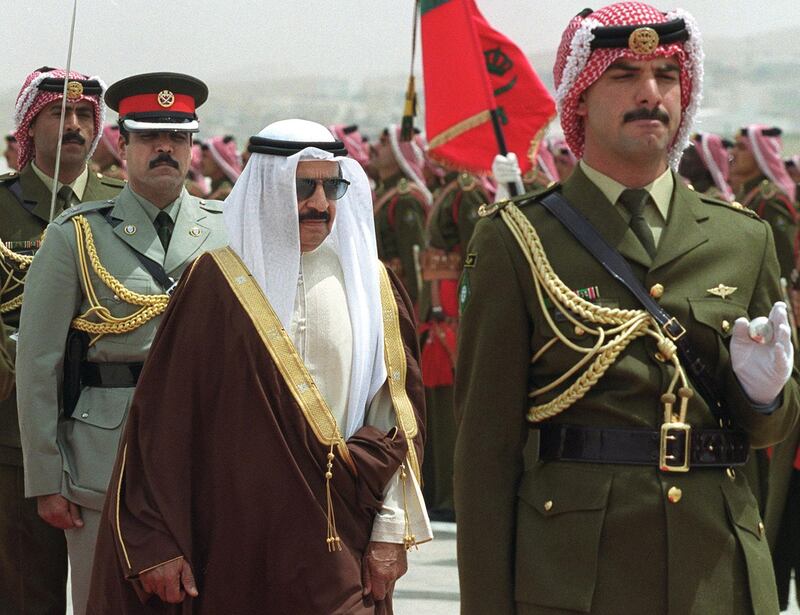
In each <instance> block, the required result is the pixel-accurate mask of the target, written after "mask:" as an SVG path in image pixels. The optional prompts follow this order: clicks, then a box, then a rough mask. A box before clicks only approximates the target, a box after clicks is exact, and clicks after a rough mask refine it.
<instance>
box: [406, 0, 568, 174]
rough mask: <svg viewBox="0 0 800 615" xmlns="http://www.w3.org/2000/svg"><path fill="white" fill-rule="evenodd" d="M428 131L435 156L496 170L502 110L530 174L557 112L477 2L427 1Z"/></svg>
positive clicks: (513, 148) (423, 10)
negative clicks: (496, 121)
mask: <svg viewBox="0 0 800 615" xmlns="http://www.w3.org/2000/svg"><path fill="white" fill-rule="evenodd" d="M420 14H421V22H422V67H423V73H424V78H425V129H426V133H427V137H428V141H429V143H430V150H429V151H430V153H431V155H432V156H433V157H434V158H436V159H439V160H441V161H442V162H443V163H445V164H447V165H450V166H452V167H455V168H457V169H465V170H468V171H473V172H478V173H481V172H486V171H489V170H491V167H492V160H493V159H494V157H495V155H496V154H497V153H498V148H497V140H496V138H495V134H494V129H493V128H492V120H491V115H490V111H491V110H493V109H497V113H498V117H499V118H500V122H501V125H502V130H503V134H504V135H505V141H506V145H507V147H508V151H510V152H514V153H515V154H516V155H517V158H518V159H519V164H520V168H521V169H522V172H523V173H525V171H527V170H529V169H530V168H531V162H530V157H529V154H530V153H531V152H530V150H531V149H532V148H535V147H538V144H539V141H540V140H541V135H540V131H542V130H543V129H544V128H545V127H546V126H547V124H548V122H549V121H550V120H551V119H552V118H553V117H554V116H555V112H556V106H555V102H553V98H552V96H550V93H549V92H548V91H547V88H545V87H544V85H542V82H541V81H540V80H539V77H538V76H537V75H536V73H535V72H534V71H533V68H532V67H531V65H530V62H528V59H527V58H526V57H525V55H524V54H523V53H522V52H521V51H520V50H519V48H518V47H517V46H516V45H514V43H512V42H511V41H510V40H509V39H508V38H506V37H505V36H503V35H502V34H500V33H499V32H497V31H496V30H494V29H493V28H492V27H491V26H490V25H489V23H488V22H487V21H486V19H484V17H483V15H481V13H480V11H479V10H478V7H477V6H476V5H475V1H474V0H422V4H421V6H420Z"/></svg>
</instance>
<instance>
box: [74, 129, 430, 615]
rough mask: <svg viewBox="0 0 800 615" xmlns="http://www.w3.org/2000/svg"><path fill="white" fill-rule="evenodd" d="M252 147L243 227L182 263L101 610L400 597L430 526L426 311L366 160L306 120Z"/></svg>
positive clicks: (131, 456) (341, 607)
mask: <svg viewBox="0 0 800 615" xmlns="http://www.w3.org/2000/svg"><path fill="white" fill-rule="evenodd" d="M249 149H250V151H251V152H252V153H253V156H252V157H251V159H250V161H249V162H248V166H247V168H246V169H245V171H244V173H243V175H242V177H241V178H240V179H239V181H238V183H237V184H236V186H235V187H234V190H233V192H232V193H231V195H230V197H229V198H228V200H227V201H226V206H225V212H224V215H225V224H226V227H227V228H228V231H229V237H230V238H231V245H230V247H229V248H225V249H222V250H217V251H214V252H211V253H207V254H205V255H203V256H202V257H200V258H199V259H198V260H197V262H196V263H195V265H194V266H193V267H192V269H191V271H190V272H189V273H187V274H186V275H184V276H183V278H182V280H181V283H180V285H179V286H178V288H177V290H176V292H175V294H174V295H173V297H172V300H171V302H170V305H169V307H168V309H167V312H166V313H165V316H164V321H163V325H162V326H161V328H160V329H159V332H158V334H157V336H156V339H155V341H154V343H153V347H152V349H151V353H150V355H149V358H148V361H147V363H146V365H145V367H144V370H143V372H142V374H141V377H140V380H139V385H138V387H137V391H136V395H135V397H134V400H133V405H132V408H131V411H130V415H129V419H128V425H127V430H126V433H125V436H124V438H123V441H122V444H121V448H120V452H119V456H118V458H117V463H116V467H115V470H114V475H113V477H112V481H111V486H110V488H109V495H108V498H107V500H106V505H105V510H104V514H105V516H106V523H105V524H104V525H103V526H102V527H101V530H100V535H99V538H98V543H97V550H96V554H95V566H94V571H93V577H92V589H91V595H90V600H89V609H88V613H92V614H100V613H103V614H106V613H114V614H115V615H116V614H120V613H124V614H133V613H182V614H188V613H232V614H239V613H242V614H243V613H297V614H300V613H326V614H327V613H331V614H333V613H354V614H355V613H358V614H361V613H391V593H392V589H393V586H394V581H395V580H396V579H397V578H398V577H399V576H401V575H402V574H403V573H404V572H405V569H406V559H405V549H406V548H408V547H410V546H412V545H414V544H415V543H419V542H424V541H427V540H429V539H430V538H431V537H432V535H431V531H430V524H429V522H428V519H427V517H426V514H425V505H424V502H423V500H422V496H421V493H420V490H419V482H418V479H419V467H420V463H421V452H422V447H423V430H422V426H423V425H424V393H423V388H422V382H421V378H420V372H419V366H418V348H417V342H416V327H415V323H414V317H413V309H412V306H411V303H410V301H409V299H408V296H407V295H406V293H405V292H404V291H403V290H402V287H401V286H400V285H399V283H398V282H397V280H396V278H395V277H394V276H393V275H392V274H391V273H390V272H388V271H386V270H385V269H384V268H383V267H382V265H381V264H380V262H379V261H378V258H377V251H376V248H375V237H374V227H373V224H372V215H371V206H370V193H369V185H368V183H367V179H366V176H365V175H364V173H363V171H362V170H361V168H360V167H359V166H358V164H357V163H356V162H355V161H353V160H350V159H347V158H342V156H343V155H344V148H343V145H342V144H341V143H340V142H337V141H335V140H334V138H333V137H332V136H331V135H330V133H329V132H328V131H327V129H325V128H324V127H323V126H320V125H318V124H315V123H312V122H306V121H304V120H286V121H282V122H276V123H274V124H271V125H270V126H268V127H267V128H265V129H264V130H263V131H262V132H261V133H259V135H258V136H256V137H252V138H251V140H250V148H249ZM334 221H335V224H334Z"/></svg>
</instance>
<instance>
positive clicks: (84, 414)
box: [81, 412, 89, 419]
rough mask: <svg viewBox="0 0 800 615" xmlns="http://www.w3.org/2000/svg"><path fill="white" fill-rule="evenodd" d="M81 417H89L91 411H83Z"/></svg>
mask: <svg viewBox="0 0 800 615" xmlns="http://www.w3.org/2000/svg"><path fill="white" fill-rule="evenodd" d="M81 418H82V419H85V418H89V413H88V412H84V413H82V414H81Z"/></svg>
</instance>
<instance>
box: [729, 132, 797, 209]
mask: <svg viewBox="0 0 800 615" xmlns="http://www.w3.org/2000/svg"><path fill="white" fill-rule="evenodd" d="M771 128H772V127H771V126H764V125H762V124H750V125H749V126H747V127H746V128H745V129H744V130H743V131H742V132H743V134H742V136H743V137H744V142H745V143H746V144H747V146H748V147H749V148H750V151H751V152H752V153H753V157H754V158H755V159H756V163H757V164H758V168H759V169H761V172H762V173H763V174H764V175H766V176H767V177H768V178H769V180H770V181H771V182H772V183H774V184H775V185H776V186H778V188H780V190H782V191H783V192H784V193H786V195H787V196H788V197H789V198H790V199H791V201H792V203H794V202H795V201H796V200H797V184H795V183H794V181H793V180H792V178H791V177H790V176H789V172H788V171H787V170H786V165H785V164H784V162H783V156H782V155H781V151H782V150H783V142H782V141H781V137H780V131H774V130H771ZM765 131H768V132H776V133H777V134H774V135H767V134H764V132H765ZM744 133H746V134H744Z"/></svg>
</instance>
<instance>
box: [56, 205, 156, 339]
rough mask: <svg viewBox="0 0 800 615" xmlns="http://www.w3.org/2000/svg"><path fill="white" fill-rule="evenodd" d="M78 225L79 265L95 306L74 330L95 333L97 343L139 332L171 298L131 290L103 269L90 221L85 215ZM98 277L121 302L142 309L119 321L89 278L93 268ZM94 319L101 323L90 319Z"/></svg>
mask: <svg viewBox="0 0 800 615" xmlns="http://www.w3.org/2000/svg"><path fill="white" fill-rule="evenodd" d="M71 220H72V223H73V224H74V225H75V239H76V240H77V247H78V266H79V268H80V275H81V278H82V279H83V285H84V288H85V291H86V299H87V301H88V302H89V305H90V306H91V307H90V308H89V309H88V310H86V312H84V313H83V314H81V315H80V316H78V317H77V318H75V319H74V320H73V321H72V327H73V328H74V329H78V330H79V331H85V332H86V333H89V334H91V335H92V336H93V337H92V340H91V343H92V344H93V343H94V342H96V341H97V340H98V339H99V338H100V337H102V336H103V335H121V334H123V333H129V332H131V331H133V330H135V329H138V328H139V327H141V326H142V325H143V324H145V323H146V322H148V321H150V320H152V319H153V318H155V317H156V316H158V315H160V314H161V313H163V312H164V310H166V309H167V303H168V302H169V295H143V294H140V293H137V292H134V291H132V290H130V289H129V288H126V287H125V286H123V285H122V283H121V282H120V281H119V280H117V279H116V278H115V277H114V276H112V275H111V274H110V273H109V272H108V270H107V269H106V268H105V267H103V264H102V263H101V262H100V258H99V257H98V256H97V248H96V247H95V245H94V238H93V236H92V229H91V227H90V226H89V222H88V221H87V220H86V218H84V217H83V216H75V217H73V218H72V219H71ZM90 264H91V267H92V270H93V271H94V272H95V274H96V275H97V277H98V278H100V280H101V281H102V282H103V284H105V285H106V286H107V287H108V288H110V289H111V291H112V292H113V293H114V294H115V295H116V296H117V297H119V298H120V300H121V301H124V302H125V303H128V304H130V305H134V306H139V309H138V310H136V311H135V312H134V313H133V314H131V315H130V316H124V317H122V318H118V317H116V316H114V315H113V314H111V312H110V311H109V309H108V308H106V307H105V306H103V305H101V304H100V301H99V300H98V298H97V294H96V293H95V290H94V285H93V284H92V279H91V277H90V276H89V265H90ZM90 317H94V318H96V319H97V320H89V318H90Z"/></svg>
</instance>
